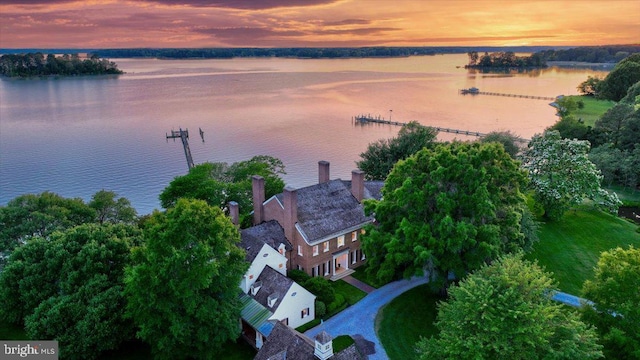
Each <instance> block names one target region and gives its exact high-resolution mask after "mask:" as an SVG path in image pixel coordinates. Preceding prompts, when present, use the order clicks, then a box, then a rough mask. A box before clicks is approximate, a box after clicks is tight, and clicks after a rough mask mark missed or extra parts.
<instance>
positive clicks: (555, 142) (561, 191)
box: [522, 131, 620, 220]
mask: <svg viewBox="0 0 640 360" xmlns="http://www.w3.org/2000/svg"><path fill="white" fill-rule="evenodd" d="M588 153H589V142H588V141H582V140H570V139H562V138H561V136H560V133H559V132H558V131H545V132H544V134H537V135H535V136H534V137H533V139H531V142H529V145H528V148H527V149H526V150H525V151H523V153H522V160H523V163H522V167H523V168H524V169H526V170H528V171H529V178H530V180H531V183H530V184H531V187H532V188H533V190H534V191H535V197H536V201H538V203H540V204H541V205H542V207H543V208H544V210H545V213H544V216H545V217H546V218H548V219H552V220H558V219H560V218H562V216H563V215H564V213H565V212H566V211H567V210H568V209H569V208H571V207H572V206H576V205H578V204H580V203H582V201H583V200H584V199H585V198H588V199H591V200H594V201H595V202H596V204H597V205H598V206H600V207H602V208H604V209H606V210H608V211H610V212H616V211H617V209H618V206H620V200H619V199H618V197H617V195H616V194H615V193H608V192H607V191H606V190H604V189H602V188H601V187H600V181H601V179H602V175H601V174H600V171H599V170H598V169H597V168H596V166H595V165H594V164H593V163H592V162H591V161H589V158H588V157H587V154H588Z"/></svg>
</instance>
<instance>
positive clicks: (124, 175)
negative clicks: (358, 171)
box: [0, 55, 606, 214]
mask: <svg viewBox="0 0 640 360" xmlns="http://www.w3.org/2000/svg"><path fill="white" fill-rule="evenodd" d="M112 60H113V61H115V62H116V63H117V64H118V67H119V68H120V69H122V70H124V71H125V72H127V73H126V74H124V75H120V76H117V77H82V78H63V79H53V78H52V79H39V80H36V79H34V80H9V79H2V80H0V205H5V204H6V203H7V202H8V201H9V200H10V199H13V198H15V197H16V196H18V195H21V194H25V193H39V192H42V191H45V190H49V191H53V192H56V193H58V194H60V195H62V196H65V197H81V198H83V199H85V200H89V199H90V197H91V195H92V194H93V193H95V192H96V191H98V190H100V189H107V190H113V191H115V192H117V193H118V194H119V195H120V196H125V197H127V198H128V199H130V200H131V202H132V203H133V205H134V207H136V209H137V210H138V212H139V213H141V214H145V213H149V212H151V211H152V210H153V209H154V208H159V201H158V194H159V193H160V192H161V191H162V189H163V188H164V187H165V186H167V184H168V183H169V182H170V181H171V180H172V179H173V178H174V177H176V176H179V175H183V174H185V173H186V171H187V165H186V161H185V157H184V152H183V150H182V144H181V142H180V141H179V140H178V141H176V142H174V141H172V140H169V141H167V140H166V139H165V133H167V132H170V131H171V130H178V129H179V128H180V127H182V128H183V129H184V128H188V129H189V131H190V135H191V137H190V147H191V152H192V154H193V158H194V161H195V162H196V163H201V162H205V161H211V162H222V161H224V162H229V163H231V162H236V161H241V160H246V159H249V158H251V157H252V156H254V155H263V154H264V155H272V156H275V157H278V158H280V159H282V160H283V162H284V163H285V165H286V170H287V175H285V176H284V178H285V182H286V183H287V184H290V185H293V186H295V187H301V186H306V185H310V184H312V183H314V182H316V181H317V162H318V161H319V160H327V161H330V162H331V177H332V178H338V177H340V178H343V179H348V178H350V176H351V175H350V174H351V170H352V169H354V168H355V161H356V160H357V159H358V155H359V154H360V153H361V152H363V151H364V150H366V147H367V144H369V143H370V142H372V141H375V140H377V139H380V138H388V137H392V136H395V135H396V133H397V131H398V129H399V128H398V127H393V126H385V125H367V126H360V125H355V124H354V123H353V122H352V120H351V119H352V116H355V115H358V114H371V115H375V116H377V115H380V116H383V117H385V118H388V117H389V116H391V118H392V120H397V121H402V122H408V121H411V120H417V121H418V122H420V123H422V124H424V125H432V126H442V127H451V128H459V129H468V130H474V131H480V132H488V131H492V130H511V131H512V132H514V133H516V134H518V135H520V136H523V137H531V136H532V135H533V134H535V133H538V132H541V131H542V130H543V129H544V128H545V127H547V126H549V125H551V124H553V123H554V122H555V120H556V117H555V115H554V113H555V111H554V109H553V108H552V107H550V106H549V105H548V101H542V100H530V99H519V98H505V97H495V96H484V95H478V96H462V95H459V94H458V89H461V88H469V87H472V86H475V87H478V88H480V89H481V90H482V91H491V92H500V93H514V94H526V95H538V96H556V95H560V94H566V95H572V94H576V86H577V85H578V84H579V83H580V82H582V81H584V80H585V79H586V78H587V76H589V75H591V76H594V75H599V76H604V75H605V74H606V72H604V71H595V70H589V69H565V68H555V67H552V68H549V69H544V70H536V71H531V72H526V73H522V74H480V73H469V72H468V71H467V70H465V69H463V68H456V66H458V65H463V64H464V63H466V61H467V57H466V55H439V56H429V57H408V58H390V59H339V60H324V59H323V60H298V59H275V58H274V59H233V60H155V59H112ZM390 110H392V111H390ZM198 128H201V129H202V130H203V131H204V137H205V142H202V141H201V139H200V137H199V135H198ZM440 138H441V139H446V140H449V139H452V138H453V136H452V135H442V136H441V137H440ZM459 138H460V139H464V137H460V136H459Z"/></svg>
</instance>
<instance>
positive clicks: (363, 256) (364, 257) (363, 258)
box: [360, 250, 367, 261]
mask: <svg viewBox="0 0 640 360" xmlns="http://www.w3.org/2000/svg"><path fill="white" fill-rule="evenodd" d="M360 252H361V253H362V258H360V260H363V261H364V260H365V259H366V258H367V257H366V256H365V255H364V251H362V250H360Z"/></svg>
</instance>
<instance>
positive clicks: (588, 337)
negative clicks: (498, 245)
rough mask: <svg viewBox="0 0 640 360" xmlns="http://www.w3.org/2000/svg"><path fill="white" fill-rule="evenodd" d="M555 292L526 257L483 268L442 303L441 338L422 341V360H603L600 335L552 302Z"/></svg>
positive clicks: (549, 281) (518, 257) (420, 342)
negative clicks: (551, 293) (550, 296)
mask: <svg viewBox="0 0 640 360" xmlns="http://www.w3.org/2000/svg"><path fill="white" fill-rule="evenodd" d="M555 287H556V285H555V284H554V282H553V281H552V280H551V276H550V275H549V274H547V273H545V272H544V271H543V270H542V269H541V268H540V267H539V266H538V265H537V264H535V263H533V264H532V263H529V262H527V261H525V260H523V259H522V256H521V255H518V256H508V257H503V258H501V259H499V260H498V261H496V262H494V263H493V264H491V265H488V266H483V267H482V268H481V269H479V270H478V271H476V272H475V273H473V274H471V275H469V276H468V277H467V278H466V279H464V280H463V281H462V282H460V284H459V285H458V286H453V287H451V289H450V290H449V299H448V300H447V302H441V303H440V304H439V306H438V317H437V320H436V327H437V328H438V330H439V333H438V335H437V336H436V337H432V338H430V339H422V340H420V341H419V342H418V345H417V352H418V354H419V355H418V356H419V359H421V360H427V359H505V360H507V359H531V360H538V359H554V360H555V359H567V360H573V359H598V358H602V350H601V348H602V346H601V345H599V344H598V343H597V340H598V337H597V334H596V332H595V330H594V329H593V328H591V327H589V326H587V325H585V324H584V323H583V322H582V321H581V320H580V319H579V317H578V315H577V314H576V313H574V312H571V311H567V310H565V309H563V308H562V306H563V305H560V304H558V303H555V302H554V301H553V300H551V299H550V298H549V292H550V291H552V290H553V289H555Z"/></svg>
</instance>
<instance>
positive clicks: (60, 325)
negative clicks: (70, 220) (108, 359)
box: [0, 224, 139, 359]
mask: <svg viewBox="0 0 640 360" xmlns="http://www.w3.org/2000/svg"><path fill="white" fill-rule="evenodd" d="M138 241H139V231H138V230H137V228H135V227H132V226H129V225H120V224H119V225H111V224H104V225H98V224H84V225H80V226H78V227H74V228H71V229H67V230H65V231H63V232H55V233H53V234H52V235H51V236H50V238H49V239H44V238H41V237H36V238H33V239H31V240H30V241H29V242H27V243H26V244H25V245H24V246H20V247H18V248H17V249H16V250H15V251H14V252H13V253H12V255H11V257H10V259H9V262H8V264H7V266H6V267H5V269H4V271H2V273H0V318H2V319H3V320H4V321H8V322H11V323H15V324H19V325H24V326H25V328H26V330H27V334H28V336H29V337H30V338H31V339H56V340H58V341H59V342H60V352H61V353H60V355H61V357H64V358H65V359H90V358H95V357H97V356H98V355H99V354H100V353H101V352H102V351H105V350H109V349H114V348H117V347H118V346H119V345H120V343H121V342H122V341H124V340H128V339H130V338H131V337H132V336H133V323H132V322H131V321H130V320H126V319H125V317H124V309H125V298H124V291H123V290H124V268H125V266H126V265H127V264H128V263H129V261H130V254H131V248H132V246H133V245H135V244H136V243H138Z"/></svg>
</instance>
